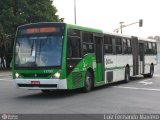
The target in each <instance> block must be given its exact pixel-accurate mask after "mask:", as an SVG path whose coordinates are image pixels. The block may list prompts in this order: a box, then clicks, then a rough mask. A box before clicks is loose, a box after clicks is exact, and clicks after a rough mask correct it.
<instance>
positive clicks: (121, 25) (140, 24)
mask: <svg viewBox="0 0 160 120" xmlns="http://www.w3.org/2000/svg"><path fill="white" fill-rule="evenodd" d="M123 23H124V22H120V23H119V24H120V27H119V28H117V29H115V30H114V32H118V31H119V29H120V30H121V34H122V33H123V31H122V29H123V28H124V27H128V26H131V25H134V24H137V23H138V24H139V27H142V26H143V19H139V21H138V22H133V23H130V24H128V25H123Z"/></svg>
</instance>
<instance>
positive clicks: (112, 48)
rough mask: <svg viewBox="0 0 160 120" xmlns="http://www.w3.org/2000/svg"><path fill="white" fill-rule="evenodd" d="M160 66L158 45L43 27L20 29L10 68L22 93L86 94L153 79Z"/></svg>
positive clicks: (99, 33)
mask: <svg viewBox="0 0 160 120" xmlns="http://www.w3.org/2000/svg"><path fill="white" fill-rule="evenodd" d="M156 64H157V46H156V41H155V40H152V39H142V38H139V37H136V36H126V35H119V34H115V33H109V32H105V31H102V30H100V29H93V28H87V27H82V26H77V25H71V24H67V23H52V22H45V23H32V24H26V25H22V26H19V27H18V29H17V34H16V38H15V44H14V54H13V67H12V68H13V79H15V83H16V86H17V87H18V88H24V89H31V90H41V91H42V92H49V91H51V90H55V89H61V90H64V89H65V90H71V89H78V88H82V89H83V90H84V91H85V92H88V91H90V90H91V89H92V88H94V87H97V86H102V85H105V84H109V83H112V82H116V81H122V80H124V81H125V82H129V80H130V77H131V76H136V75H143V76H144V77H152V76H153V73H154V66H155V65H156Z"/></svg>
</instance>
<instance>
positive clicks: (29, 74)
mask: <svg viewBox="0 0 160 120" xmlns="http://www.w3.org/2000/svg"><path fill="white" fill-rule="evenodd" d="M21 75H22V76H23V77H25V78H47V77H49V76H50V75H51V74H50V73H45V74H43V73H41V74H39V73H21Z"/></svg>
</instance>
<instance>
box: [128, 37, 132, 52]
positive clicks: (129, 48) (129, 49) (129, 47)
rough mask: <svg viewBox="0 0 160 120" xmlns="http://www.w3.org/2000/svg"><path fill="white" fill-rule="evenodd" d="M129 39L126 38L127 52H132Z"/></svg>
mask: <svg viewBox="0 0 160 120" xmlns="http://www.w3.org/2000/svg"><path fill="white" fill-rule="evenodd" d="M131 46H132V45H131V40H130V39H127V53H128V54H131V53H132V47H131Z"/></svg>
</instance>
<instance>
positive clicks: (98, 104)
mask: <svg viewBox="0 0 160 120" xmlns="http://www.w3.org/2000/svg"><path fill="white" fill-rule="evenodd" d="M159 66H160V65H159ZM159 66H157V67H156V68H155V69H156V71H155V74H154V77H153V78H152V79H144V78H143V77H138V79H137V78H136V79H135V78H133V79H132V80H131V81H130V82H129V83H127V84H124V83H122V82H119V83H116V84H115V83H114V84H111V85H107V86H104V87H100V88H96V89H95V90H93V91H91V92H89V93H81V92H80V91H79V90H77V91H55V92H53V93H51V94H43V93H41V91H33V90H23V89H17V88H16V87H15V85H14V82H13V80H12V79H11V76H10V75H9V74H6V73H3V74H2V73H0V113H14V114H15V113H16V114H18V113H21V114H30V113H32V114H41V113H42V114H56V113H58V114H59V113H60V114H97V113H98V114H99V113H100V114H108V113H119V114H121V113H122V114H123V113H154V114H155V113H160V73H159V70H160V67H159Z"/></svg>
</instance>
